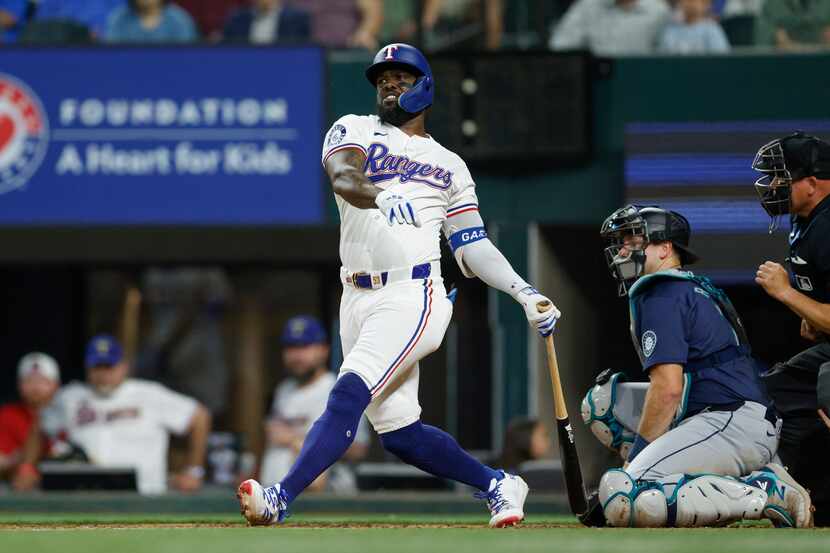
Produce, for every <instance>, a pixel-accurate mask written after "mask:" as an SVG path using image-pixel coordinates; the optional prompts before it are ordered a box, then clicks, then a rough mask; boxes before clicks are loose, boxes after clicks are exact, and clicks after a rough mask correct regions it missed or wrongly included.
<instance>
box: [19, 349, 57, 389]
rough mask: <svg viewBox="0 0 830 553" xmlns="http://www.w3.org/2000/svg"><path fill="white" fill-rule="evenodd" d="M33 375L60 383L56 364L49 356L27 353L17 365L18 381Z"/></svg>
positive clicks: (39, 353) (34, 352)
mask: <svg viewBox="0 0 830 553" xmlns="http://www.w3.org/2000/svg"><path fill="white" fill-rule="evenodd" d="M33 374H39V375H41V376H44V377H46V378H48V379H49V380H52V381H54V382H60V381H61V373H60V369H59V368H58V362H57V361H55V359H54V358H53V357H52V356H51V355H46V354H45V353H41V352H39V351H33V352H32V353H27V354H26V355H24V356H23V357H21V358H20V362H19V363H18V364H17V379H18V380H23V379H24V378H26V377H28V376H31V375H33Z"/></svg>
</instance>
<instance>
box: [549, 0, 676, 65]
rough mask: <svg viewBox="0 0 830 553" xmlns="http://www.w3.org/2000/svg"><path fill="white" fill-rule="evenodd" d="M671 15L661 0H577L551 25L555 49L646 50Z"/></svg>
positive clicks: (605, 52) (624, 52) (616, 53)
mask: <svg viewBox="0 0 830 553" xmlns="http://www.w3.org/2000/svg"><path fill="white" fill-rule="evenodd" d="M669 17H670V11H669V8H668V5H667V4H666V2H665V1H664V0H576V1H575V2H574V3H573V4H572V5H571V7H570V8H569V9H568V11H567V12H565V15H564V16H563V17H562V19H561V20H560V21H559V23H558V24H557V25H556V26H555V27H554V29H553V34H552V35H551V37H550V47H551V48H552V49H554V50H574V49H580V48H587V49H589V50H591V51H592V52H594V53H595V54H599V55H603V56H620V55H628V54H648V53H651V52H653V51H654V48H655V46H656V45H657V36H658V33H659V32H660V31H661V30H662V28H663V27H664V26H665V24H666V23H667V22H668V20H669Z"/></svg>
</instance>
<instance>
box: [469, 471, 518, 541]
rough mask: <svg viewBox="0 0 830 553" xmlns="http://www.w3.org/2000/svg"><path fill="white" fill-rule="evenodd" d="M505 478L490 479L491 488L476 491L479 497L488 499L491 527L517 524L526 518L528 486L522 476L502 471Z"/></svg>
mask: <svg viewBox="0 0 830 553" xmlns="http://www.w3.org/2000/svg"><path fill="white" fill-rule="evenodd" d="M502 474H503V475H504V478H502V479H501V480H496V479H495V478H493V479H492V480H491V481H490V489H489V490H487V491H486V492H478V493H476V494H475V495H476V497H477V498H479V499H486V500H487V507H489V508H490V514H491V515H492V516H491V517H490V528H504V527H505V526H515V525H517V524H519V523H520V522H521V521H522V520H524V518H525V512H524V505H525V498H526V497H527V491H528V487H527V484H526V483H525V481H524V480H522V479H521V478H520V477H518V476H516V475H513V474H507V473H506V472H503V473H502Z"/></svg>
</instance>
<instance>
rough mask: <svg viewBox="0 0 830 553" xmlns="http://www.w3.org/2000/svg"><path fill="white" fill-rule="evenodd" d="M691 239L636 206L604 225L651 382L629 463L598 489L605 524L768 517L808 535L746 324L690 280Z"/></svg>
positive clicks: (671, 221)
mask: <svg viewBox="0 0 830 553" xmlns="http://www.w3.org/2000/svg"><path fill="white" fill-rule="evenodd" d="M690 233H691V230H690V228H689V223H688V222H687V221H686V219H685V218H684V217H683V216H682V215H680V214H679V213H676V212H673V211H667V210H664V209H660V208H658V207H639V206H633V205H629V206H626V207H623V208H621V209H619V210H617V211H615V212H614V213H613V214H612V215H611V216H610V217H608V218H607V219H606V220H605V222H604V223H603V225H602V230H601V234H602V237H603V238H604V239H605V240H607V241H608V247H607V248H606V249H605V255H606V259H607V261H608V267H609V269H610V270H611V274H612V275H613V276H614V277H615V279H616V280H617V281H618V282H619V285H620V292H621V294H628V299H629V307H630V313H631V337H632V340H633V341H634V347H635V348H636V350H637V353H638V354H639V357H640V360H641V362H642V365H643V369H644V370H645V371H646V372H647V373H648V377H649V381H650V383H649V386H648V391H647V392H646V396H645V402H644V404H643V408H642V414H641V416H640V419H639V426H638V428H637V434H636V436H635V438H634V441H633V444H632V445H631V448H630V451H629V453H628V459H627V461H626V463H625V464H624V466H623V467H622V468H621V469H612V470H610V471H608V472H606V473H605V475H603V477H602V479H601V480H600V483H599V490H598V492H599V504H600V506H601V507H602V511H603V513H604V515H605V519H606V522H607V523H608V524H609V525H611V526H637V527H653V526H676V527H690V526H720V525H723V524H726V523H729V522H733V521H736V520H740V519H758V518H761V517H766V518H769V519H771V520H773V522H774V523H775V524H777V525H781V526H789V527H792V526H797V527H806V526H809V525H810V524H811V505H810V496H809V494H808V493H807V492H806V490H804V488H802V487H801V486H800V485H798V484H797V483H796V482H795V480H794V479H793V478H792V477H791V476H790V475H789V474H788V473H787V472H786V471H785V470H784V468H783V467H781V466H780V465H777V464H774V463H772V462H771V461H772V459H773V456H774V455H775V451H776V449H777V447H778V439H779V438H778V436H779V428H780V424H779V423H778V421H777V417H776V415H775V413H774V411H773V410H772V409H771V408H770V403H769V400H768V399H767V395H766V391H765V390H764V387H763V385H762V383H761V381H760V378H759V376H758V368H757V365H756V362H755V361H754V359H753V358H752V357H751V355H750V350H749V344H748V342H747V339H746V333H745V332H744V329H743V326H742V325H741V322H740V319H739V318H738V316H737V313H736V312H735V309H734V308H733V307H732V304H731V302H730V301H729V299H728V298H727V297H726V295H725V294H724V293H723V291H721V290H720V289H718V288H716V287H715V286H713V285H712V284H711V283H710V282H709V280H708V279H706V278H704V277H700V276H697V275H694V274H693V273H691V272H688V271H684V270H683V266H685V265H688V264H691V263H694V262H695V261H696V260H697V256H696V255H695V254H694V253H693V252H692V251H691V250H690V249H689V236H690ZM598 391H599V390H596V389H595V390H592V393H591V394H589V397H588V398H587V399H588V402H589V403H590V402H591V401H592V399H593V398H592V397H591V396H592V394H593V393H595V392H598ZM610 395H611V397H612V398H613V397H614V395H615V394H614V393H613V391H612V393H611V394H610Z"/></svg>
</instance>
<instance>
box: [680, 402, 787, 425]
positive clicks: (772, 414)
mask: <svg viewBox="0 0 830 553" xmlns="http://www.w3.org/2000/svg"><path fill="white" fill-rule="evenodd" d="M745 404H746V401H743V400H741V401H734V402H732V403H717V404H714V405H707V406H706V407H704V408H703V409H697V410H696V411H692V412H691V413H687V414H686V416H685V417H684V418H687V419H688V418H689V417H693V416H695V415H699V414H700V413H704V412H709V413H711V412H716V411H726V412H732V411H737V410H738V409H740V408H741V407H743V406H744V405H745ZM764 420H767V421H769V423H770V424H771V425H773V426H775V425H776V424H778V413H777V412H776V411H775V407H773V406H772V405H770V406H769V407H767V410H766V412H764Z"/></svg>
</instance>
